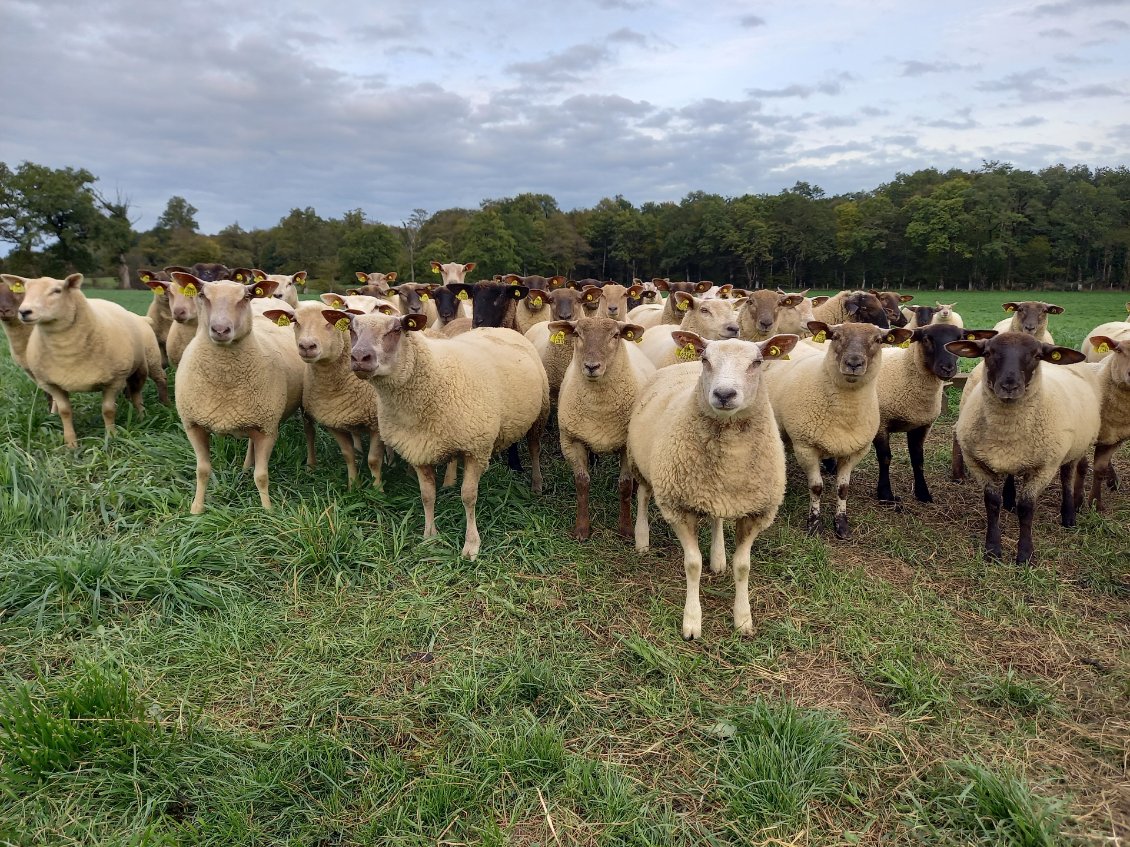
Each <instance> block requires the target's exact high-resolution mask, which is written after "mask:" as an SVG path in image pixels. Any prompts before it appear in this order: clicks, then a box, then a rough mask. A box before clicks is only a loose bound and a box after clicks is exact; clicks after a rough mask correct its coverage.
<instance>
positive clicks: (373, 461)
mask: <svg viewBox="0 0 1130 847" xmlns="http://www.w3.org/2000/svg"><path fill="white" fill-rule="evenodd" d="M384 453H385V443H384V441H382V440H381V431H380V430H379V429H377V428H376V427H373V428H372V429H371V430H369V459H368V463H369V471H370V472H371V473H372V474H373V488H376V489H380V487H381V463H382V462H383V461H384Z"/></svg>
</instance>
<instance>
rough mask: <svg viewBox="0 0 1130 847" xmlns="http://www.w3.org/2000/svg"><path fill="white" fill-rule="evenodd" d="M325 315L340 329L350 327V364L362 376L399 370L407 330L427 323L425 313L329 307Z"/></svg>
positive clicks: (386, 373) (354, 371)
mask: <svg viewBox="0 0 1130 847" xmlns="http://www.w3.org/2000/svg"><path fill="white" fill-rule="evenodd" d="M322 316H323V317H324V318H325V319H326V320H327V321H328V322H329V323H330V324H331V325H333V326H335V327H337V328H338V329H341V330H346V329H348V331H349V337H350V343H351V353H350V360H349V366H350V367H351V368H352V369H353V373H354V374H356V375H357V377H358V378H359V379H373V378H374V377H382V376H390V375H392V374H394V373H396V371H397V370H398V369H399V367H400V362H401V358H402V357H403V355H404V348H405V344H404V337H405V333H407V332H410V331H412V330H419V329H423V328H424V327H425V326H427V318H425V317H424V316H423V315H381V314H369V315H350V314H347V313H345V312H342V311H339V310H336V309H327V310H325V311H323V312H322ZM343 321H344V323H343Z"/></svg>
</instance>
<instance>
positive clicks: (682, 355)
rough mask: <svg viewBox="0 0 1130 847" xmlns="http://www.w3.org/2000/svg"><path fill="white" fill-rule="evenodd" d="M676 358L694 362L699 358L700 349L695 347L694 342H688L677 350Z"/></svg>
mask: <svg viewBox="0 0 1130 847" xmlns="http://www.w3.org/2000/svg"><path fill="white" fill-rule="evenodd" d="M675 358H677V359H682V360H683V361H684V362H693V361H694V360H695V359H697V358H698V351H697V350H695V349H694V345H693V344H688V345H686V346H685V347H680V348H679V349H678V351H676V353H675Z"/></svg>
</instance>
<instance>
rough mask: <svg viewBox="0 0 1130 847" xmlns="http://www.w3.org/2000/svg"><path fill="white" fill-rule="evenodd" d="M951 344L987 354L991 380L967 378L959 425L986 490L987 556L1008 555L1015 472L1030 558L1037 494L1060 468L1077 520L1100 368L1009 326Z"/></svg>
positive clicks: (1065, 504)
mask: <svg viewBox="0 0 1130 847" xmlns="http://www.w3.org/2000/svg"><path fill="white" fill-rule="evenodd" d="M946 346H947V348H948V349H949V350H950V351H951V352H953V353H956V354H957V355H959V356H966V357H969V358H979V357H985V364H986V373H985V379H984V380H982V382H981V383H980V385H979V386H978V387H976V388H974V389H972V390H971V388H970V386H968V385H966V388H965V394H966V395H968V396H967V397H965V398H963V400H964V402H963V403H962V405H961V412H960V414H959V415H958V418H957V424H956V426H955V427H954V431H955V433H956V435H957V441H958V443H959V444H960V445H961V452H962V455H963V457H964V461H965V463H966V464H968V466H969V468H970V470H972V472H973V476H974V477H976V479H977V480H978V481H979V482H980V483H981V484H982V486H983V487H984V489H985V512H986V516H987V519H988V520H987V530H986V533H985V556H986V557H987V558H995V559H999V558H1001V531H1000V510H1001V505H1002V502H1003V497H1002V494H1003V489H1004V486H1005V484H1006V482H1007V479H1008V478H1009V477H1011V478H1012V479H1013V481H1014V484H1015V493H1016V512H1017V517H1018V519H1019V522H1020V533H1019V540H1018V542H1017V547H1016V561H1017V563H1018V564H1027V563H1028V562H1030V561H1031V559H1032V556H1033V554H1034V552H1035V551H1034V547H1033V544H1032V515H1033V512H1034V510H1035V505H1036V499H1037V498H1038V497H1039V496H1040V494H1041V493H1042V492H1043V490H1044V489H1045V488H1047V486H1048V483H1050V482H1051V481H1052V480H1053V479H1054V478H1055V476H1056V474H1057V473H1058V474H1059V479H1060V487H1061V492H1062V501H1061V510H1060V519H1061V522H1062V523H1063V525H1064V526H1074V525H1075V511H1076V509H1077V508H1078V506H1079V505H1081V504H1082V500H1083V479H1084V476H1085V474H1086V471H1087V461H1086V456H1087V453H1088V451H1089V450H1090V449H1091V447H1092V446H1093V445H1094V444H1095V442H1096V439H1097V438H1098V434H1099V426H1100V400H1101V387H1100V385H1099V380H1098V374H1097V372H1096V371H1095V370H1092V369H1086V368H1063V367H1057V365H1068V364H1074V363H1078V362H1082V361H1083V354H1082V353H1080V352H1079V351H1078V350H1072V349H1071V348H1069V347H1055V346H1053V345H1051V344H1046V343H1043V342H1041V341H1039V339H1037V338H1036V337H1035V336H1032V335H1029V334H1026V333H1018V332H1004V333H1001V334H1000V335H997V336H994V337H993V338H989V339H987V340H967V339H963V340H961V341H952V342H950V343H949V344H948V345H946Z"/></svg>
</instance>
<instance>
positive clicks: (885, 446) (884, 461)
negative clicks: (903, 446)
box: [871, 430, 896, 503]
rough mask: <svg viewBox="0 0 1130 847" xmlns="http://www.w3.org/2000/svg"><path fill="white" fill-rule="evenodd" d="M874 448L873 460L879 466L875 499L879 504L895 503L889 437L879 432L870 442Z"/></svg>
mask: <svg viewBox="0 0 1130 847" xmlns="http://www.w3.org/2000/svg"><path fill="white" fill-rule="evenodd" d="M871 444H872V446H873V447H874V448H875V460H876V461H877V462H878V465H879V484H878V485H877V486H876V488H875V499H876V500H878V501H879V502H880V503H894V502H896V498H895V492H894V490H893V489H892V488H891V436H890V434H888V433H886V432H883V431H882V430H880V431H879V432H878V434H877V435H876V436H875V440H874V441H872V442H871Z"/></svg>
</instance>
